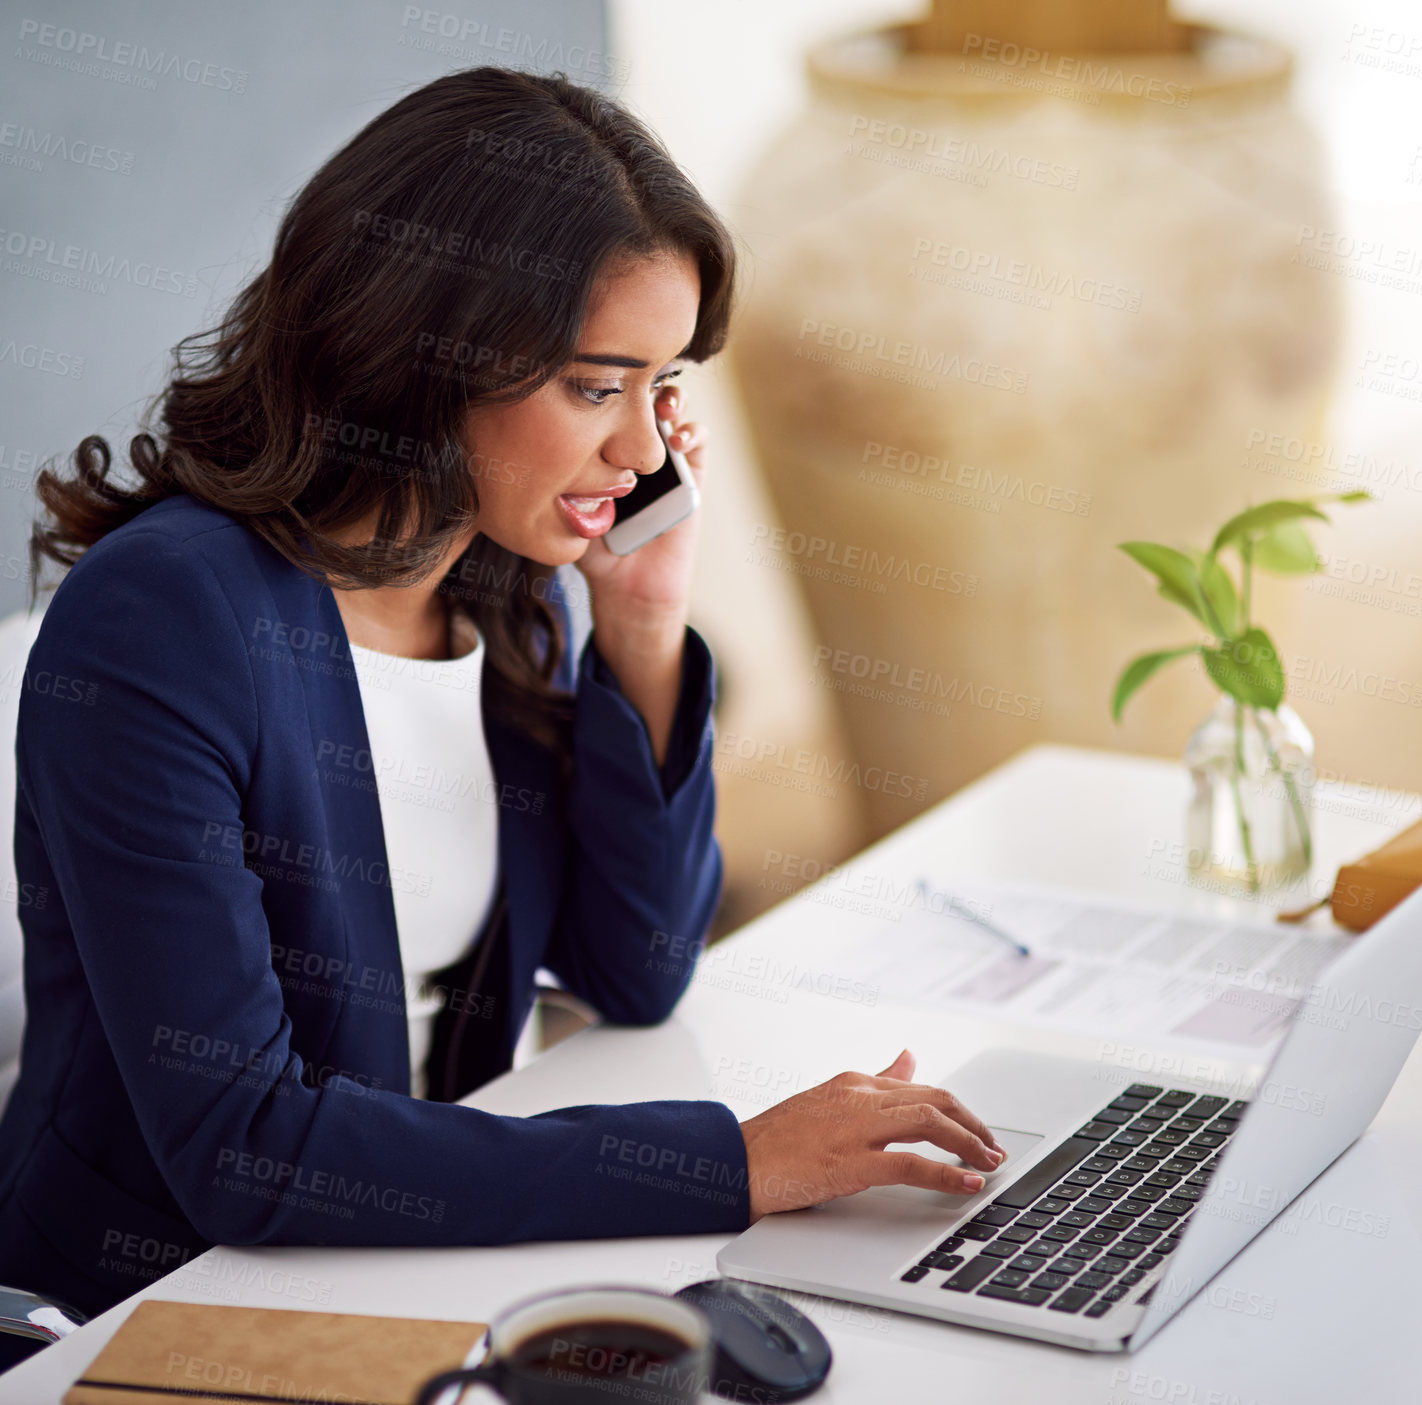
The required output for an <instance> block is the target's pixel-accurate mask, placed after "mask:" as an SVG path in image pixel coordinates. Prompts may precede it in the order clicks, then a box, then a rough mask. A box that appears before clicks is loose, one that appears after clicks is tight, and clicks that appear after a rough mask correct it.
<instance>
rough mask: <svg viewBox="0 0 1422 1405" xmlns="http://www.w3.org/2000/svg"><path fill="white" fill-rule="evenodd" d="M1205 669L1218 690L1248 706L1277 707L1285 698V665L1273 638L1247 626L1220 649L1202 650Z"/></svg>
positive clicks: (1201, 654)
mask: <svg viewBox="0 0 1422 1405" xmlns="http://www.w3.org/2000/svg"><path fill="white" fill-rule="evenodd" d="M1200 657H1201V658H1202V659H1203V660H1204V663H1205V672H1206V673H1208V674H1209V675H1210V677H1211V678H1212V679H1213V680H1214V681H1215V684H1216V686H1217V687H1218V688H1219V689H1220V691H1221V692H1225V693H1228V694H1229V695H1230V697H1232V698H1238V699H1239V701H1240V702H1242V703H1244V704H1245V705H1246V706H1248V707H1269V708H1273V707H1278V705H1279V704H1280V703H1281V702H1283V700H1284V667H1283V664H1282V663H1281V662H1280V660H1279V651H1278V650H1277V649H1276V648H1275V647H1274V641H1273V640H1272V639H1270V638H1269V636H1268V635H1267V634H1265V633H1264V631H1263V630H1262V629H1247V630H1245V632H1244V633H1243V634H1241V635H1240V636H1239V638H1238V639H1232V640H1230V642H1229V643H1227V644H1225V645H1224V646H1223V647H1222V648H1219V649H1201V650H1200Z"/></svg>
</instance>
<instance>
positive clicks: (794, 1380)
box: [676, 1278, 832, 1405]
mask: <svg viewBox="0 0 1422 1405" xmlns="http://www.w3.org/2000/svg"><path fill="white" fill-rule="evenodd" d="M676 1296H677V1297H678V1298H682V1299H684V1300H685V1301H686V1302H689V1303H691V1304H692V1305H693V1306H695V1307H699V1308H700V1309H701V1310H702V1312H704V1313H705V1314H706V1316H707V1317H708V1318H709V1319H710V1321H711V1332H712V1335H713V1336H714V1337H715V1340H716V1357H715V1362H714V1364H713V1366H712V1370H711V1393H712V1394H713V1395H718V1396H720V1397H721V1398H722V1399H725V1400H753V1401H757V1402H761V1405H776V1402H777V1401H782V1400H798V1399H800V1397H801V1396H803V1395H808V1394H809V1393H810V1392H811V1391H812V1390H815V1389H816V1388H817V1387H818V1386H819V1384H820V1382H821V1381H823V1380H824V1378H825V1377H826V1376H827V1375H828V1374H829V1368H830V1361H831V1359H832V1358H831V1353H830V1345H829V1343H828V1342H827V1341H826V1340H825V1338H824V1333H823V1332H821V1331H820V1329H819V1328H818V1327H816V1326H815V1324H814V1323H813V1322H811V1321H810V1319H809V1318H808V1317H806V1316H805V1314H804V1313H803V1312H801V1311H800V1310H799V1309H798V1308H795V1307H792V1306H791V1305H790V1304H789V1303H788V1302H786V1301H785V1299H784V1298H782V1297H780V1295H779V1294H777V1293H773V1292H772V1291H771V1290H770V1289H769V1288H762V1287H760V1286H759V1285H757V1284H754V1283H742V1282H741V1281H740V1280H738V1279H734V1278H708V1279H707V1280H706V1281H705V1282H704V1283H691V1284H689V1285H688V1286H687V1287H685V1288H683V1289H682V1290H681V1291H680V1292H679V1293H677V1294H676Z"/></svg>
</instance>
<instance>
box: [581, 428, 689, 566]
mask: <svg viewBox="0 0 1422 1405" xmlns="http://www.w3.org/2000/svg"><path fill="white" fill-rule="evenodd" d="M657 433H658V434H659V435H661V439H662V444H663V445H664V446H665V448H666V456H665V457H664V458H663V460H662V466H661V467H660V468H659V469H658V470H657V471H656V472H655V473H647V474H643V475H642V476H640V477H639V478H638V479H637V486H636V487H635V488H633V489H632V491H631V492H630V493H628V494H627V496H626V497H625V498H618V499H617V520H616V521H615V522H614V523H613V525H612V528H611V529H610V530H609V531H608V533H607V535H606V536H605V537H603V541H605V542H606V543H607V549H608V550H609V551H611V552H612V553H613V554H614V555H615V556H627V555H630V554H631V553H632V552H634V551H636V550H637V548H638V547H639V546H645V545H646V544H647V543H648V542H649V541H651V540H652V538H653V537H659V536H661V534H662V533H663V532H669V531H671V529H672V528H673V527H675V526H676V525H677V524H678V523H679V522H684V521H686V519H687V518H688V517H690V516H691V514H692V513H693V512H695V511H696V509H697V508H698V507H700V505H701V494H700V492H699V491H698V490H697V487H696V479H695V478H693V477H692V473H691V467H690V465H689V464H688V463H687V461H686V456H685V455H684V454H683V453H682V452H681V450H680V449H673V448H672V446H671V435H672V423H671V421H670V420H658V421H657Z"/></svg>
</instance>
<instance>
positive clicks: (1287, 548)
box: [1252, 522, 1323, 576]
mask: <svg viewBox="0 0 1422 1405" xmlns="http://www.w3.org/2000/svg"><path fill="white" fill-rule="evenodd" d="M1252 559H1253V561H1254V564H1255V565H1256V566H1258V567H1259V569H1260V570H1262V571H1273V572H1274V574H1275V575H1278V576H1306V575H1308V574H1309V573H1310V572H1312V571H1318V570H1321V569H1322V567H1323V563H1322V562H1321V561H1320V560H1319V559H1318V553H1317V552H1316V551H1315V550H1314V549H1313V541H1312V539H1311V538H1310V537H1309V534H1308V533H1307V532H1306V531H1304V529H1303V528H1302V527H1301V526H1299V524H1298V523H1297V522H1276V523H1275V524H1274V525H1273V526H1272V527H1270V528H1269V529H1268V530H1267V531H1265V532H1264V534H1263V535H1262V536H1260V537H1258V538H1257V539H1256V540H1255V543H1254V549H1253V556H1252Z"/></svg>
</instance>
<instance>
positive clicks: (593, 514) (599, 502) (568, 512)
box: [558, 493, 617, 540]
mask: <svg viewBox="0 0 1422 1405" xmlns="http://www.w3.org/2000/svg"><path fill="white" fill-rule="evenodd" d="M558 507H559V509H560V510H561V512H562V514H563V518H564V520H565V521H566V522H567V524H568V525H569V526H570V527H571V528H572V529H573V531H575V532H576V533H577V534H578V535H579V536H580V537H587V538H588V539H589V540H591V539H592V538H593V537H600V536H602V535H603V534H604V533H605V532H608V531H610V530H611V529H612V524H613V523H614V522H616V521H617V504H616V502H615V501H614V500H613V498H611V497H609V496H606V495H604V496H601V497H586V498H584V497H575V496H574V495H573V494H572V493H564V494H562V496H561V497H559V499H558Z"/></svg>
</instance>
